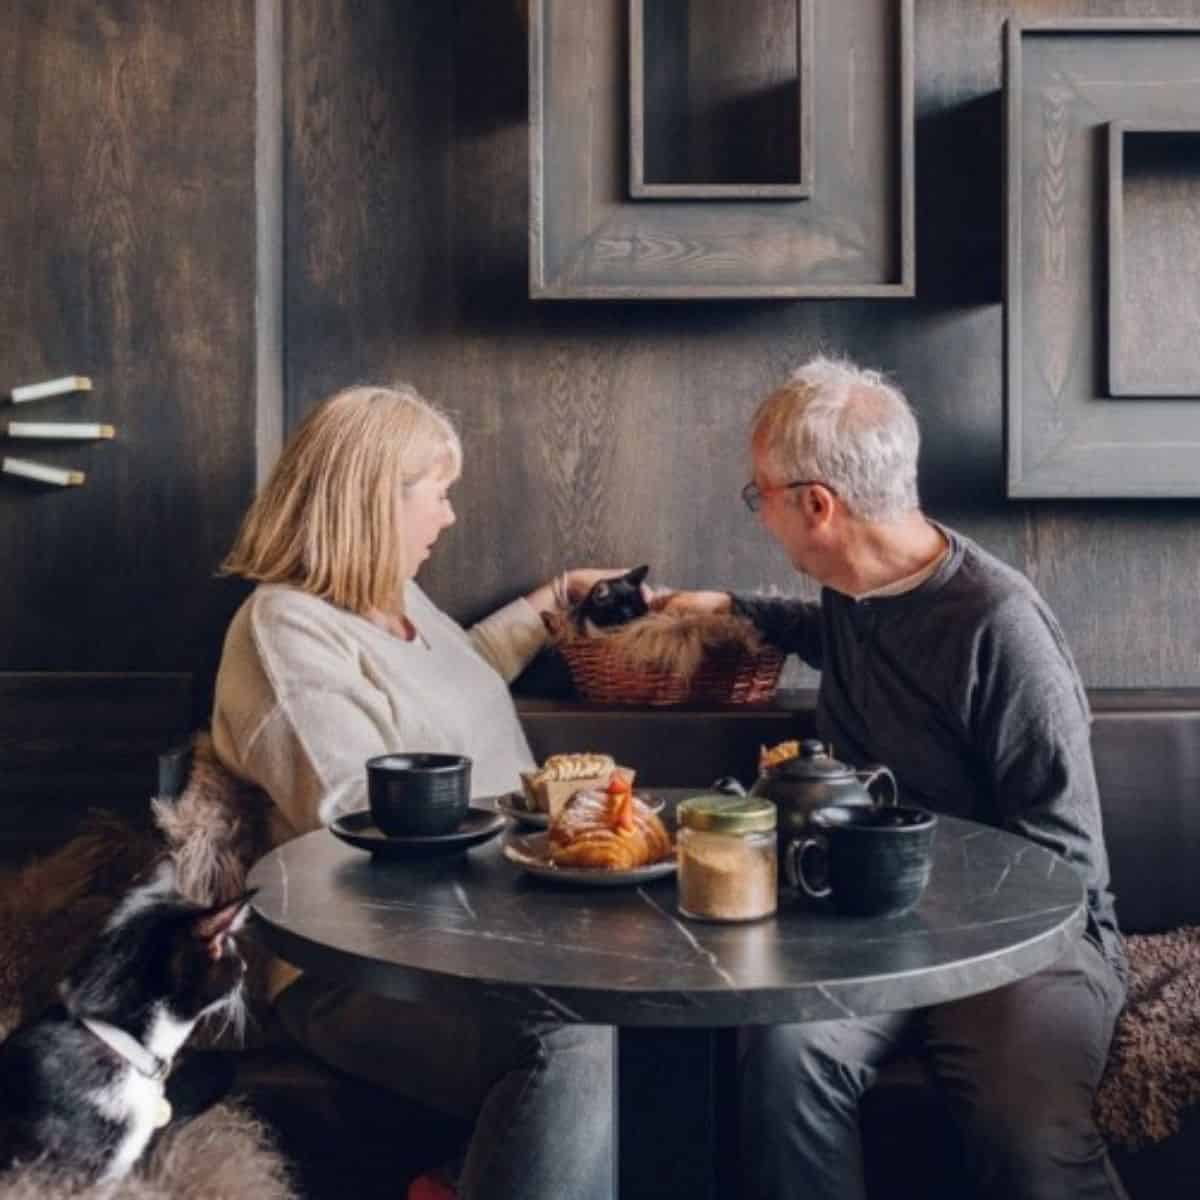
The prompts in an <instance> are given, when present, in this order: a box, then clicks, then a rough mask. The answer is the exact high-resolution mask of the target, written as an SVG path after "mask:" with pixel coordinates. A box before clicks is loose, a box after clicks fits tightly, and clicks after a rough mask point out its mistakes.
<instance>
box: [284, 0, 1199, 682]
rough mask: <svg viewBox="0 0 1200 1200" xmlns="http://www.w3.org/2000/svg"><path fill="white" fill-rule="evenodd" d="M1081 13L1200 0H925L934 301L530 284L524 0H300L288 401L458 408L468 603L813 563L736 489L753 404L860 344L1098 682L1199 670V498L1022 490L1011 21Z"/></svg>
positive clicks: (922, 39) (934, 463)
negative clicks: (1012, 411)
mask: <svg viewBox="0 0 1200 1200" xmlns="http://www.w3.org/2000/svg"><path fill="white" fill-rule="evenodd" d="M819 8H820V3H818V10H819ZM1070 16H1095V17H1114V16H1128V17H1139V18H1142V17H1147V18H1148V17H1155V16H1163V17H1187V18H1193V19H1195V18H1200V2H1198V0H1136V2H1135V0H1130V2H1120V0H1090V2H1081V0H1075V2H1071V0H1027V2H1024V3H1011V2H1010V3H1005V2H1001V0H971V2H970V3H966V2H964V0H917V3H916V63H915V68H916V70H915V77H916V106H917V128H916V151H917V298H916V299H915V300H912V301H906V300H887V301H870V302H867V301H812V300H804V301H794V302H777V301H770V302H766V301H764V302H756V303H748V302H737V301H713V302H704V303H700V302H680V303H635V302H592V301H574V302H571V301H568V302H532V301H530V300H528V299H527V279H528V265H527V243H526V221H527V214H528V202H527V188H528V146H527V123H526V86H527V85H526V62H527V56H526V46H525V33H526V31H525V26H524V23H523V20H522V5H521V4H520V3H516V4H514V3H507V2H506V3H499V2H494V0H460V2H459V3H456V4H438V5H430V4H421V3H417V2H416V0H408V2H397V0H367V2H364V3H359V4H355V5H353V6H351V5H340V4H329V3H327V2H326V0H293V2H292V3H290V4H289V6H288V10H287V30H286V38H285V44H286V49H285V55H286V57H285V72H286V74H285V79H286V84H285V87H286V106H285V107H286V114H287V115H286V129H287V134H286V142H285V153H286V161H287V177H286V178H287V182H286V205H285V207H286V212H287V221H288V226H287V238H286V247H287V249H286V257H287V269H286V279H287V309H286V330H287V334H286V353H287V373H288V381H289V389H288V394H289V403H290V404H291V406H292V409H293V414H295V413H299V412H301V411H303V410H305V409H307V408H308V407H309V406H310V405H311V404H313V403H314V402H316V401H317V400H318V399H319V398H320V397H321V396H322V395H323V394H324V393H325V392H326V391H328V390H329V389H331V388H334V387H336V386H338V385H341V384H343V383H346V382H348V381H350V380H354V379H367V378H369V379H384V378H388V377H392V376H399V377H404V378H408V379H411V380H412V381H413V382H415V383H416V384H417V385H418V386H419V387H420V388H421V389H422V390H424V391H426V392H427V393H428V394H429V395H430V396H432V397H435V398H436V399H438V400H439V401H441V402H442V403H444V404H446V405H447V406H449V407H450V408H451V409H453V410H454V411H455V412H456V413H457V415H458V417H459V419H460V421H461V423H462V427H463V430H464V434H465V442H466V454H467V460H466V470H465V474H464V477H463V479H462V481H461V483H460V484H459V485H458V487H457V489H456V492H455V498H456V501H457V506H458V513H459V523H458V525H457V527H456V528H454V529H453V530H451V531H450V532H449V533H448V534H446V535H445V542H444V544H443V545H442V546H440V547H439V550H438V553H437V555H436V556H435V558H434V559H433V560H432V561H431V562H430V564H429V566H428V567H427V569H426V571H427V574H426V580H427V586H428V588H429V590H430V591H431V592H432V593H433V594H434V595H435V596H436V597H437V598H438V599H439V600H440V601H441V602H442V603H443V604H444V605H445V606H446V607H448V608H449V609H450V610H451V611H453V612H454V613H455V614H457V615H458V616H460V617H463V618H467V617H472V616H474V615H477V614H478V613H480V612H482V611H484V610H485V609H487V608H488V607H489V606H490V605H492V604H494V603H496V602H498V601H500V600H503V599H506V598H508V597H509V596H511V595H512V594H513V593H514V592H515V591H516V590H517V589H519V588H522V587H525V586H528V585H530V584H532V583H534V582H535V581H537V580H538V579H540V578H542V577H543V576H545V575H546V574H548V573H549V572H551V571H553V570H555V569H557V568H559V567H560V566H562V565H564V564H567V563H570V562H580V563H583V562H600V563H633V562H641V561H647V562H650V563H652V564H653V566H654V576H653V577H652V578H656V579H657V580H659V581H663V582H671V583H675V584H686V585H711V584H716V583H720V584H736V585H738V586H740V587H746V588H781V589H791V588H793V586H794V581H793V578H792V576H791V574H790V572H789V569H788V567H787V564H786V563H785V562H784V561H783V560H782V557H781V555H780V554H779V553H778V551H777V550H776V549H775V548H774V547H773V546H772V545H771V544H770V543H769V542H768V541H767V538H766V536H765V534H764V533H763V532H762V531H761V530H760V529H758V528H757V527H756V525H755V523H754V522H753V520H752V519H750V518H749V517H748V515H747V514H746V513H745V512H744V511H743V510H742V509H741V506H740V504H739V501H738V498H737V489H738V487H739V485H740V484H741V483H742V482H743V481H744V479H745V477H746V460H745V449H744V431H745V428H746V424H747V421H748V418H749V416H750V414H751V413H752V411H753V409H754V406H755V403H756V401H757V400H758V399H759V398H760V397H761V395H762V394H763V393H764V392H765V390H766V389H768V388H769V387H770V386H771V385H772V384H774V383H775V382H777V381H779V380H780V379H781V378H782V377H783V376H784V375H785V374H786V373H787V371H788V369H789V368H790V367H791V366H792V365H794V364H795V363H797V362H799V361H800V360H802V359H804V358H805V357H806V356H808V355H810V354H812V353H814V352H816V351H818V350H824V351H829V352H834V353H841V354H847V355H850V356H851V357H853V358H856V359H858V360H860V361H862V362H864V363H868V364H872V365H876V366H879V367H883V368H885V369H886V370H887V371H889V372H891V373H892V374H893V375H894V377H895V378H896V379H897V380H898V381H899V382H900V384H901V385H903V387H904V388H905V390H906V391H907V392H908V394H909V396H910V397H911V399H912V401H913V403H914V405H915V407H916V409H917V411H918V415H919V417H920V420H921V425H922V429H923V434H924V448H923V456H922V477H923V494H924V499H925V502H926V504H927V507H928V508H929V510H930V511H931V512H932V513H933V514H934V515H936V516H937V517H939V518H941V519H943V520H946V521H948V522H950V523H952V524H954V525H956V526H958V527H959V528H961V529H963V530H964V531H965V532H967V533H969V534H971V535H972V536H974V537H976V538H978V539H979V540H980V541H981V542H982V543H983V545H985V546H986V547H987V548H989V549H991V550H993V551H994V552H995V553H997V554H999V555H1000V556H1001V557H1002V558H1004V559H1006V560H1007V561H1009V562H1011V563H1014V564H1016V565H1017V566H1018V567H1020V568H1021V569H1023V570H1024V571H1026V572H1027V573H1028V574H1029V575H1030V576H1031V577H1032V578H1033V579H1034V581H1035V582H1036V583H1037V585H1038V586H1039V587H1040V588H1041V589H1042V590H1043V591H1044V592H1045V594H1046V595H1047V596H1048V597H1049V599H1050V602H1051V603H1052V604H1053V606H1054V607H1055V609H1056V610H1057V611H1058V612H1059V614H1060V615H1061V617H1062V619H1063V622H1064V624H1065V626H1066V628H1067V632H1068V634H1069V636H1070V638H1071V641H1072V644H1073V646H1074V648H1075V651H1076V654H1077V656H1078V659H1079V662H1080V666H1081V668H1082V670H1083V674H1084V676H1085V678H1086V680H1087V682H1088V684H1089V685H1091V686H1093V687H1117V686H1125V687H1183V686H1195V685H1200V660H1198V657H1197V645H1198V644H1200V643H1198V637H1197V631H1198V630H1200V505H1197V504H1195V503H1194V502H1192V503H1189V502H1180V501H1174V502H1170V501H1167V502H1155V503H1147V502H1111V501H1110V502H1101V501H1089V502H1086V503H1079V502H1076V503H1062V502H1035V503H1034V502H1026V503H1017V502H1012V501H1008V500H1006V499H1005V497H1004V456H1003V416H1004V414H1003V390H1002V370H1003V342H1002V328H1003V320H1002V309H1001V303H1000V298H1001V278H1000V270H1001V256H1002V245H1001V229H1002V221H1003V212H1002V205H1001V194H1002V184H1003V169H1002V168H1003V147H1002V138H1001V131H1002V113H1003V106H1002V103H1001V93H1000V89H1001V86H1002V47H1003V37H1002V32H1003V22H1004V20H1005V19H1006V18H1009V17H1019V18H1021V19H1023V20H1026V21H1032V20H1038V19H1052V18H1062V17H1070ZM819 19H820V18H819V15H818V20H819ZM817 119H818V121H819V119H820V117H819V114H818V117H817ZM818 169H819V166H818ZM1197 470H1200V464H1198V466H1197Z"/></svg>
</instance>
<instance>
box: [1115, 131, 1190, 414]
mask: <svg viewBox="0 0 1200 1200" xmlns="http://www.w3.org/2000/svg"><path fill="white" fill-rule="evenodd" d="M1156 134H1172V135H1179V138H1180V140H1181V141H1186V142H1188V143H1191V144H1192V146H1191V149H1192V151H1193V155H1194V157H1193V158H1192V160H1191V169H1192V173H1193V174H1194V176H1195V178H1194V179H1193V180H1191V181H1190V182H1191V184H1192V186H1193V187H1194V188H1196V190H1197V195H1198V196H1200V120H1197V121H1112V122H1110V124H1109V126H1108V390H1109V394H1110V395H1112V396H1187V397H1192V398H1196V399H1200V222H1197V223H1196V224H1194V225H1193V226H1192V227H1191V228H1190V229H1180V230H1177V231H1176V236H1175V238H1174V239H1173V244H1172V245H1170V246H1167V247H1164V248H1163V252H1161V253H1160V254H1158V255H1156V256H1155V258H1156V260H1157V261H1156V265H1158V266H1161V265H1162V263H1163V260H1171V259H1172V255H1171V253H1170V251H1171V250H1179V249H1180V245H1179V243H1180V241H1186V242H1187V243H1188V246H1187V251H1190V253H1189V252H1185V253H1184V254H1183V255H1182V256H1181V257H1180V258H1179V259H1178V260H1176V261H1175V262H1174V263H1173V270H1174V271H1177V272H1178V273H1179V276H1180V277H1181V278H1182V279H1183V280H1186V283H1185V284H1184V286H1185V288H1187V291H1186V292H1185V294H1184V296H1178V295H1174V296H1171V297H1170V299H1169V300H1167V302H1166V303H1165V304H1164V305H1161V306H1154V309H1153V311H1154V312H1155V313H1158V312H1164V310H1166V311H1172V310H1174V313H1175V314H1176V315H1177V314H1178V311H1179V304H1180V302H1183V312H1184V314H1185V319H1184V321H1183V324H1184V325H1185V326H1186V324H1187V316H1188V314H1189V306H1188V305H1187V304H1186V297H1187V295H1188V294H1189V293H1190V295H1191V297H1192V304H1191V306H1190V312H1191V313H1192V314H1194V315H1195V322H1196V323H1195V325H1194V326H1193V327H1192V328H1191V330H1190V338H1191V344H1190V348H1189V350H1188V351H1186V352H1185V353H1186V354H1187V358H1188V360H1189V361H1185V362H1180V361H1179V354H1178V349H1177V351H1176V355H1175V357H1173V358H1172V359H1170V360H1169V361H1167V362H1165V363H1163V362H1159V363H1152V362H1146V361H1144V358H1143V356H1144V355H1145V352H1146V350H1147V347H1145V346H1144V345H1141V346H1138V345H1134V344H1131V343H1133V342H1134V341H1135V338H1134V337H1133V335H1132V333H1131V331H1130V330H1129V328H1128V317H1129V313H1128V309H1127V306H1128V304H1129V300H1130V297H1128V296H1127V295H1126V291H1127V287H1128V286H1130V284H1131V283H1132V281H1133V276H1134V274H1135V272H1134V269H1133V265H1132V264H1131V263H1129V262H1128V261H1127V254H1126V240H1127V234H1128V233H1129V230H1128V227H1127V222H1126V213H1125V190H1126V189H1125V179H1126V171H1125V163H1126V145H1127V143H1128V141H1129V139H1131V138H1133V139H1138V138H1140V137H1144V136H1146V135H1149V136H1154V135H1156ZM1197 214H1200V205H1197ZM1167 282H1168V283H1169V282H1170V280H1169V279H1168V280H1167ZM1142 283H1143V285H1144V283H1145V281H1144V279H1143V280H1142ZM1165 315H1166V312H1164V318H1165ZM1175 332H1176V333H1177V334H1178V335H1179V336H1177V338H1176V344H1177V347H1178V346H1181V345H1182V343H1183V341H1184V340H1185V339H1186V338H1187V337H1188V336H1189V335H1188V331H1187V329H1186V328H1183V329H1178V330H1176V331H1175ZM1139 350H1140V351H1141V352H1142V354H1141V355H1139V353H1138V351H1139Z"/></svg>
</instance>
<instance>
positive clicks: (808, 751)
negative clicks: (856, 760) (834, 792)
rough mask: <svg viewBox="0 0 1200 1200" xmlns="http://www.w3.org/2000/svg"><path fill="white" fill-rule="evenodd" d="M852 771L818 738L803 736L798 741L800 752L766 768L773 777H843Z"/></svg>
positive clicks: (852, 773)
mask: <svg viewBox="0 0 1200 1200" xmlns="http://www.w3.org/2000/svg"><path fill="white" fill-rule="evenodd" d="M854 773H855V772H854V768H853V767H848V766H846V764H845V763H843V762H838V760H837V759H836V758H834V757H833V756H832V755H831V754H830V753H829V750H828V748H827V747H826V745H825V743H824V742H822V741H821V740H820V739H818V738H805V739H804V740H803V741H802V742H801V743H800V753H799V754H797V755H796V756H795V757H794V758H787V759H784V761H783V762H781V763H779V764H777V765H776V766H774V767H768V768H767V774H768V775H770V776H771V777H772V778H773V779H780V778H785V779H845V778H846V777H847V776H848V775H854Z"/></svg>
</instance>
